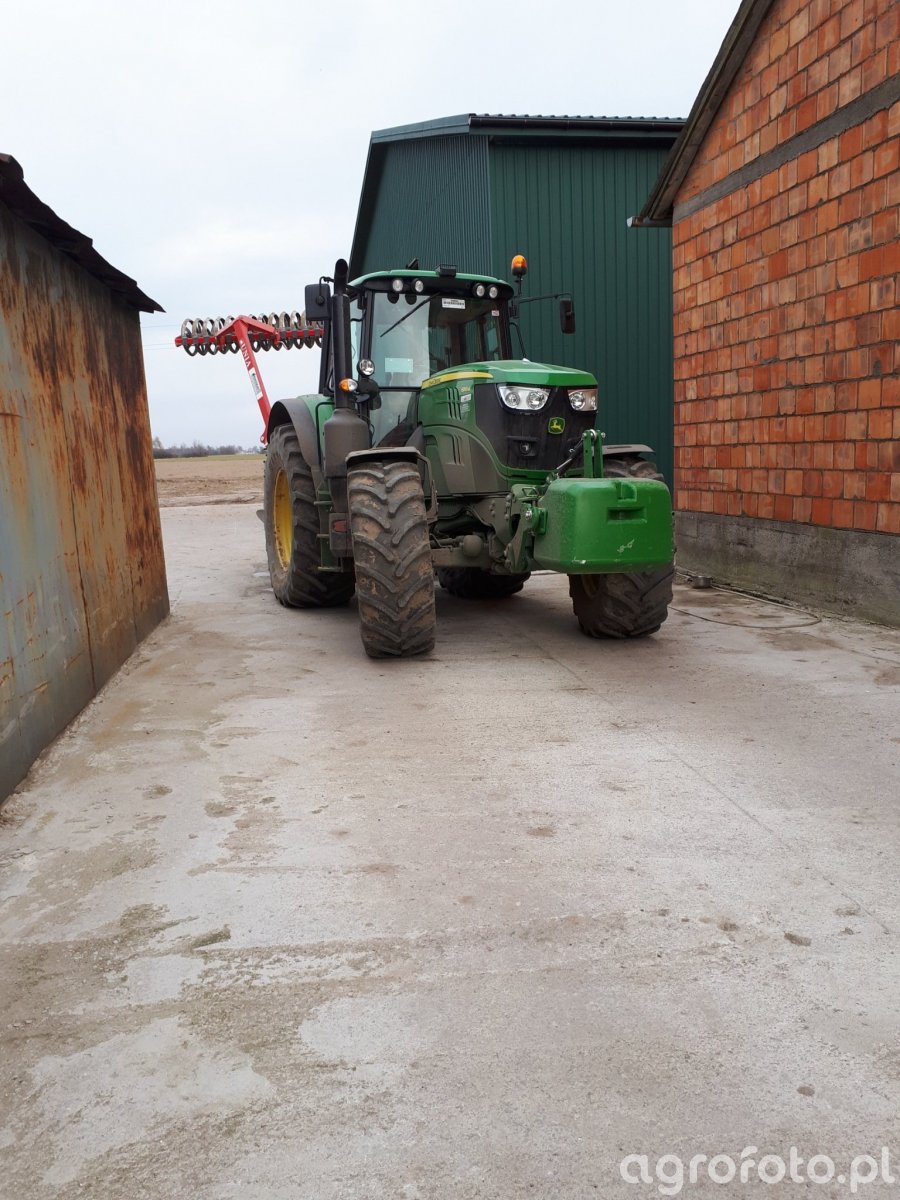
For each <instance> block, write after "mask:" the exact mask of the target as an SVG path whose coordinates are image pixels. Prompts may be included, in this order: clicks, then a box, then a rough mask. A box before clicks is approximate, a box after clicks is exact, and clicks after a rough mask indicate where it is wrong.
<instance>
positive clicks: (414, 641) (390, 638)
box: [347, 460, 435, 658]
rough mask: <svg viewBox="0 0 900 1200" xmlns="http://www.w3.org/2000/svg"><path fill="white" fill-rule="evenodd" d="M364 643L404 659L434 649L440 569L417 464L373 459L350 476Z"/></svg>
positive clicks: (372, 652)
mask: <svg viewBox="0 0 900 1200" xmlns="http://www.w3.org/2000/svg"><path fill="white" fill-rule="evenodd" d="M347 494H348V499H349V507H350V532H351V536H352V539H353V560H354V563H355V565H356V594H357V603H358V606H359V625H360V635H361V637H362V643H363V648H364V650H365V652H366V654H368V656H369V657H370V658H406V657H408V656H410V655H412V654H423V653H425V652H426V651H428V650H431V649H432V648H433V646H434V636H435V607H434V572H433V570H432V565H431V546H430V542H429V537H428V522H427V520H426V515H425V496H424V494H423V492H422V481H421V478H420V476H419V470H418V467H416V466H415V464H413V463H411V462H408V461H405V460H404V461H397V460H394V461H391V460H387V461H386V462H371V463H366V464H365V465H364V466H360V467H357V468H356V469H355V470H352V471H350V473H349V475H348V476H347Z"/></svg>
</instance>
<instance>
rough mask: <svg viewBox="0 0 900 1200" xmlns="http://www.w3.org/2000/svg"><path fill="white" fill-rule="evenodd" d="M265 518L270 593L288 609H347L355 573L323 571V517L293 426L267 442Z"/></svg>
mask: <svg viewBox="0 0 900 1200" xmlns="http://www.w3.org/2000/svg"><path fill="white" fill-rule="evenodd" d="M263 479H264V504H263V517H264V521H265V526H266V556H267V558H268V560H269V578H270V579H271V581H272V591H273V592H274V593H275V598H276V599H277V600H278V601H279V603H280V604H284V605H286V606H287V607H288V608H329V607H332V606H334V605H337V604H346V603H347V601H348V600H349V599H350V597H351V596H352V595H353V591H354V588H355V587H356V583H355V580H354V578H353V573H352V572H351V571H340V572H337V571H328V572H326V571H320V570H319V563H320V561H321V558H320V554H319V513H318V510H317V509H316V488H315V484H314V483H313V477H312V472H311V471H310V469H309V466H308V465H307V463H306V461H305V460H304V458H303V455H302V454H301V453H300V443H299V441H298V440H297V434H296V433H295V432H294V428H293V426H291V425H279V426H278V428H277V429H275V430H274V431H273V433H272V436H271V438H270V439H269V446H268V449H267V451H266V469H265V474H264V477H263Z"/></svg>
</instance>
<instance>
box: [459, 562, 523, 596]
mask: <svg viewBox="0 0 900 1200" xmlns="http://www.w3.org/2000/svg"><path fill="white" fill-rule="evenodd" d="M530 576H531V572H530V571H524V572H523V573H522V574H521V575H491V574H490V572H489V571H481V570H479V569H478V568H477V567H438V569H437V577H438V583H439V584H440V585H441V587H442V588H443V589H444V591H445V592H449V593H450V594H451V596H461V597H462V599H463V600H502V599H503V598H504V597H506V596H514V595H515V594H516V592H521V590H522V588H523V587H524V586H525V582H526V580H528V579H529V578H530Z"/></svg>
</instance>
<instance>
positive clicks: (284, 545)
mask: <svg viewBox="0 0 900 1200" xmlns="http://www.w3.org/2000/svg"><path fill="white" fill-rule="evenodd" d="M272 532H273V534H274V535H275V553H276V554H277V555H278V561H279V563H280V564H281V566H282V568H283V569H284V570H287V568H288V567H289V566H290V565H291V551H292V550H293V548H294V514H293V512H292V511H291V489H290V485H289V484H288V477H287V475H286V474H285V473H284V470H283V469H281V470H279V472H278V474H277V476H276V477H275V500H274V503H273V505H272Z"/></svg>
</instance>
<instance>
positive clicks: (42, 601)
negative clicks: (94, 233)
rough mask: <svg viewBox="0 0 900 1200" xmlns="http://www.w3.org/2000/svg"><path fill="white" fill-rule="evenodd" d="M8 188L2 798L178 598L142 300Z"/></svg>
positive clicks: (4, 224)
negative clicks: (171, 598)
mask: <svg viewBox="0 0 900 1200" xmlns="http://www.w3.org/2000/svg"><path fill="white" fill-rule="evenodd" d="M5 162H6V163H8V162H9V160H5V159H4V158H3V156H2V155H0V184H3V183H4V175H3V166H4V163H5ZM26 190H27V189H26ZM29 195H31V194H30V193H29ZM7 198H8V189H5V188H4V187H2V186H0V396H2V397H3V409H2V411H0V418H4V419H2V420H0V614H2V615H0V798H2V797H3V796H4V795H5V794H6V793H7V792H8V791H9V790H10V789H11V788H12V787H13V786H14V785H15V783H16V782H17V781H18V779H19V778H21V776H22V775H23V774H24V773H25V771H26V770H27V768H28V766H29V765H30V763H31V761H33V759H34V758H35V757H36V756H37V754H38V753H39V752H40V751H41V749H43V747H44V746H45V745H46V744H47V743H48V742H49V741H50V740H52V738H53V737H55V736H56V735H57V734H58V733H59V732H60V731H61V729H62V728H64V727H65V725H66V724H67V723H68V721H69V720H71V719H72V717H74V716H75V715H76V713H77V712H78V711H79V710H80V709H81V708H82V707H83V706H84V704H86V703H87V701H88V700H90V698H91V697H92V696H93V695H94V693H95V692H96V690H97V689H98V688H99V687H100V686H102V684H103V683H105V682H106V680H107V679H108V678H109V677H110V676H111V675H112V674H113V672H114V671H115V670H116V669H117V668H118V667H119V666H120V665H121V664H122V663H123V662H124V661H125V659H126V658H127V657H128V655H129V654H130V653H131V652H132V651H133V650H134V648H135V646H136V645H137V644H138V642H139V641H140V640H141V639H142V638H143V637H144V636H145V635H146V634H147V633H148V632H149V631H150V630H151V629H152V628H153V627H154V626H155V625H156V624H157V623H158V622H159V621H160V620H161V619H162V617H164V616H165V614H166V613H167V612H168V596H167V593H166V583H165V564H164V561H163V552H162V540H161V535H160V527H159V513H158V507H157V497H156V480H155V475H154V471H153V458H152V450H151V443H150V428H149V418H148V413H147V396H146V385H145V382H144V370H143V358H142V351H141V342H140V326H139V316H138V311H137V308H136V307H135V304H137V303H139V300H138V298H143V299H144V300H146V299H147V298H146V297H143V293H141V292H139V291H138V289H137V288H136V285H134V283H133V281H130V280H128V279H127V276H122V275H120V273H115V272H114V269H113V268H111V267H109V264H104V263H103V260H102V259H100V258H99V256H97V255H96V254H95V252H93V251H92V250H91V249H90V242H89V240H88V239H83V240H82V242H81V243H78V246H77V249H78V254H75V253H74V252H73V253H70V252H67V251H66V250H65V249H64V248H60V247H59V246H57V245H55V244H54V241H53V237H52V236H51V235H50V234H47V235H46V236H42V235H41V234H40V233H39V232H37V228H36V227H35V223H34V221H29V220H26V219H23V216H22V214H21V213H17V212H16V211H15V208H14V207H10V206H9V205H8V204H7V203H6V201H7ZM35 199H36V198H35ZM38 203H39V202H38ZM49 211H50V210H47V212H49ZM51 216H53V214H51ZM55 219H56V221H57V222H58V218H55ZM59 224H60V225H63V223H61V222H59ZM63 228H64V229H67V228H68V227H67V226H64V225H63ZM73 232H74V231H73ZM79 236H81V235H79ZM48 238H49V240H48ZM91 255H93V256H94V259H95V260H96V262H94V259H91V257H90V256H91ZM73 259H74V261H73ZM96 263H100V264H102V265H103V267H102V268H100V267H97V268H96V270H94V269H93V268H94V267H96ZM103 269H106V270H108V271H109V272H114V274H115V276H116V277H117V280H116V279H113V276H112V275H111V276H110V277H109V279H103V278H102V275H103ZM95 276H99V277H95ZM110 281H112V282H110ZM122 281H124V283H123V282H122ZM113 283H115V284H116V286H113ZM129 284H130V285H131V287H132V289H133V290H134V293H135V294H134V295H130V296H129V294H128V285H129ZM149 303H150V304H151V305H152V304H153V302H152V301H150V302H149Z"/></svg>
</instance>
